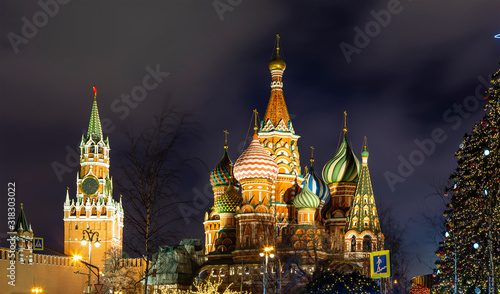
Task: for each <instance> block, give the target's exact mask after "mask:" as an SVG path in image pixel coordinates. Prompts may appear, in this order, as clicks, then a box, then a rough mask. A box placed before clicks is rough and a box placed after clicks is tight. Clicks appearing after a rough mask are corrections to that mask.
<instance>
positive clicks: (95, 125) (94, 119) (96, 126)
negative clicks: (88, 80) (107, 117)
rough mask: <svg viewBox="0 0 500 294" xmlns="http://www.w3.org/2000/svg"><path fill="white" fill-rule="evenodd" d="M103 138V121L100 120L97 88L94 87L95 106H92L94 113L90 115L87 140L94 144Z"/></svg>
mask: <svg viewBox="0 0 500 294" xmlns="http://www.w3.org/2000/svg"><path fill="white" fill-rule="evenodd" d="M102 138H103V136H102V127H101V120H100V118H99V110H98V109H97V88H96V86H95V85H94V104H93V105H92V113H91V115H90V123H89V129H88V132H87V140H88V139H92V140H93V141H94V142H99V141H100V140H101V139H102Z"/></svg>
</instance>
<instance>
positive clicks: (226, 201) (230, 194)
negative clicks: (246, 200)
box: [214, 181, 243, 214]
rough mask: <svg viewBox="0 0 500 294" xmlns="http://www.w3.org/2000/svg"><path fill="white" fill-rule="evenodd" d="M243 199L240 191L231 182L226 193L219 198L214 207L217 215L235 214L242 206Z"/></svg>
mask: <svg viewBox="0 0 500 294" xmlns="http://www.w3.org/2000/svg"><path fill="white" fill-rule="evenodd" d="M242 201H243V198H241V196H240V195H238V191H237V190H236V188H235V187H234V185H233V183H232V181H230V183H229V186H228V187H227V189H226V192H224V194H222V195H221V196H219V197H217V199H216V200H215V203H214V206H215V211H217V213H219V214H220V213H235V212H236V207H238V206H240V205H241V202H242Z"/></svg>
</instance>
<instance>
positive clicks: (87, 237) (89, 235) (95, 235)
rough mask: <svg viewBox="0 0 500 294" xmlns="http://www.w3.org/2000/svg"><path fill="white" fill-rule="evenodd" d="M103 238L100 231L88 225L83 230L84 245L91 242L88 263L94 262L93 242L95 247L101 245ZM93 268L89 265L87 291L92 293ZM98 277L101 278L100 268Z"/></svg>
mask: <svg viewBox="0 0 500 294" xmlns="http://www.w3.org/2000/svg"><path fill="white" fill-rule="evenodd" d="M100 240H101V239H99V232H92V230H89V228H88V226H87V230H83V237H82V242H81V244H82V246H85V245H87V243H88V244H89V262H88V265H91V264H92V243H94V246H95V247H99V246H100V245H101V243H100V242H99V241H100ZM91 272H92V270H91V268H90V266H89V281H88V284H87V291H88V293H90V289H91V288H92V285H91V279H90V278H91ZM97 278H99V270H97Z"/></svg>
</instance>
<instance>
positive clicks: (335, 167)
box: [323, 134, 361, 184]
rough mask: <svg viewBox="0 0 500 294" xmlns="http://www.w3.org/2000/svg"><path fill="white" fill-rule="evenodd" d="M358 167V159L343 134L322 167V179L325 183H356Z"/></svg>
mask: <svg viewBox="0 0 500 294" xmlns="http://www.w3.org/2000/svg"><path fill="white" fill-rule="evenodd" d="M360 168H361V166H360V164H359V160H358V158H357V157H356V155H355V154H354V152H352V150H351V147H350V146H349V144H348V143H347V138H346V135H345V134H344V137H343V139H342V144H340V147H339V149H338V150H337V153H336V154H335V156H334V157H333V158H332V159H330V160H329V161H328V162H327V163H326V164H325V166H324V167H323V179H324V180H325V182H326V183H327V184H333V183H339V182H352V183H356V182H357V181H358V178H359V171H360Z"/></svg>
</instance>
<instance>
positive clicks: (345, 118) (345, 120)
mask: <svg viewBox="0 0 500 294" xmlns="http://www.w3.org/2000/svg"><path fill="white" fill-rule="evenodd" d="M343 131H344V136H345V134H346V133H347V111H344V129H343Z"/></svg>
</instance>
